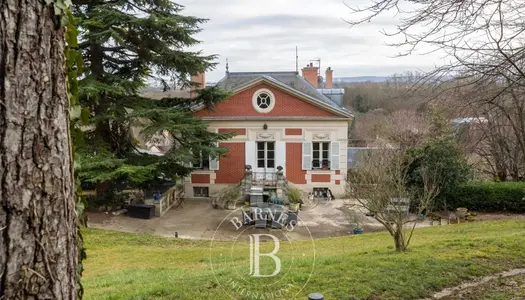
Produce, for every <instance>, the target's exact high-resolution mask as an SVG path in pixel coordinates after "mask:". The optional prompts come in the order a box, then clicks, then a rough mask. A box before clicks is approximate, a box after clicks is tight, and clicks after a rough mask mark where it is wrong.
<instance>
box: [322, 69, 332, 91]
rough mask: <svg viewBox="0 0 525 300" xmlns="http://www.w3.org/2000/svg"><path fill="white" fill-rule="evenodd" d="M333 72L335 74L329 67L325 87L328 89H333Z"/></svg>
mask: <svg viewBox="0 0 525 300" xmlns="http://www.w3.org/2000/svg"><path fill="white" fill-rule="evenodd" d="M333 72H334V70H332V68H331V67H328V69H326V76H325V84H324V87H325V88H327V89H331V88H332V73H333Z"/></svg>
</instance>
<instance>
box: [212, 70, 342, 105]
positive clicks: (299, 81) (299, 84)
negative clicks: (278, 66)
mask: <svg viewBox="0 0 525 300" xmlns="http://www.w3.org/2000/svg"><path fill="white" fill-rule="evenodd" d="M261 78H265V79H267V80H268V81H271V82H273V83H275V84H277V85H281V86H285V87H288V88H292V89H294V90H296V91H297V92H299V93H301V94H304V95H306V96H308V97H309V98H310V99H311V100H313V101H317V102H319V103H322V104H325V105H329V106H331V107H332V108H333V109H335V110H338V111H339V112H341V113H343V114H345V115H351V112H350V111H349V110H347V109H346V108H344V107H341V106H339V105H338V104H337V103H335V102H333V101H332V100H331V99H330V98H328V97H326V96H325V95H323V94H322V93H321V92H319V91H318V90H317V89H316V88H315V87H314V86H313V85H312V84H310V83H309V82H308V81H307V80H306V79H304V78H303V77H301V76H299V74H297V72H295V71H292V72H228V73H227V74H226V76H225V77H224V78H223V79H221V80H220V81H219V82H217V86H219V87H221V88H223V89H225V90H226V91H234V90H237V89H240V88H242V87H243V86H246V85H249V84H250V83H252V82H254V81H257V80H259V79H261Z"/></svg>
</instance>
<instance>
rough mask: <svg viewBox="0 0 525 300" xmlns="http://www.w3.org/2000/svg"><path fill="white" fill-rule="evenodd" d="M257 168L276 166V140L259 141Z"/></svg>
mask: <svg viewBox="0 0 525 300" xmlns="http://www.w3.org/2000/svg"><path fill="white" fill-rule="evenodd" d="M257 168H261V169H273V168H275V142H257Z"/></svg>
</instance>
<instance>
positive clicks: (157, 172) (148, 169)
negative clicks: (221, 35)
mask: <svg viewBox="0 0 525 300" xmlns="http://www.w3.org/2000/svg"><path fill="white" fill-rule="evenodd" d="M182 9H183V7H182V6H180V5H178V4H175V3H173V2H171V1H169V0H160V1H142V0H116V1H115V0H111V1H103V0H78V2H77V3H76V4H75V15H76V16H77V17H78V19H79V24H80V25H79V30H80V38H79V47H80V49H81V51H82V52H83V56H84V59H85V64H86V68H85V77H84V78H82V79H81V80H80V81H79V97H80V102H81V104H82V106H83V107H86V108H88V109H89V110H90V113H91V118H90V126H89V128H88V129H87V130H85V129H84V133H85V135H84V139H85V141H86V146H85V147H83V148H82V149H80V152H81V160H80V173H79V175H80V177H81V179H82V180H83V181H84V182H92V183H95V184H96V185H97V186H98V187H102V186H105V187H107V186H108V185H112V186H114V185H115V184H119V185H121V186H122V185H127V186H130V185H131V186H142V187H145V186H147V185H149V184H151V183H152V182H154V181H155V180H156V179H157V178H161V177H170V178H172V177H177V176H184V175H186V174H187V173H188V172H189V168H188V162H191V161H192V160H193V159H194V154H202V155H206V156H211V157H217V156H219V155H220V154H222V153H223V152H224V151H223V150H224V149H220V148H218V147H217V146H216V142H217V141H218V140H221V139H226V138H228V137H229V136H228V135H220V134H217V133H213V132H209V131H208V130H207V124H206V123H205V122H204V121H202V120H200V119H198V118H194V117H193V116H192V114H191V112H192V109H193V108H195V107H198V106H205V107H207V108H211V107H212V106H213V104H215V103H217V102H218V101H220V100H222V99H224V98H225V97H226V96H227V95H226V94H225V93H223V92H221V91H220V90H219V89H218V88H216V87H210V88H206V89H202V90H200V91H199V92H198V93H197V95H196V96H195V97H192V98H169V99H168V98H166V99H162V100H152V99H148V98H146V97H143V96H141V91H142V89H143V88H144V87H145V86H146V85H147V84H148V82H151V81H153V80H155V79H156V80H158V81H160V82H161V83H162V84H164V86H165V88H168V86H169V84H168V81H169V80H173V81H175V82H177V84H178V85H179V86H182V87H189V86H192V85H193V86H194V85H195V84H194V83H192V82H190V76H191V75H195V74H197V73H199V72H204V71H206V70H209V69H211V68H213V67H214V65H215V63H213V60H214V59H215V56H213V55H212V56H205V55H202V54H201V52H192V51H189V50H188V48H189V47H192V46H195V45H197V44H198V43H199V41H197V40H196V39H195V38H194V37H193V36H194V35H195V34H196V33H198V32H199V31H200V29H199V25H200V24H201V23H203V22H205V21H206V20H204V19H199V18H195V17H189V16H183V15H181V14H180V13H181V11H182ZM133 128H140V129H141V130H140V131H141V137H142V138H144V139H145V140H146V141H151V140H155V139H157V140H158V139H165V140H167V141H168V142H169V144H171V146H172V147H171V148H170V150H169V151H168V152H167V153H166V155H164V156H155V155H150V154H147V153H144V152H143V151H142V152H141V151H139V149H138V147H137V146H138V142H137V135H136V134H135V135H134V134H132V131H133V130H132V129H133Z"/></svg>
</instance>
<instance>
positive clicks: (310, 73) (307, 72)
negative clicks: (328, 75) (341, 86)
mask: <svg viewBox="0 0 525 300" xmlns="http://www.w3.org/2000/svg"><path fill="white" fill-rule="evenodd" d="M318 70H319V68H318V67H314V64H313V63H309V64H308V65H306V67H304V68H303V70H302V71H303V78H304V79H306V81H308V82H310V83H311V84H312V85H313V86H314V87H315V88H317V87H318V85H319V84H318V83H317V77H318V76H317V71H318Z"/></svg>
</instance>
